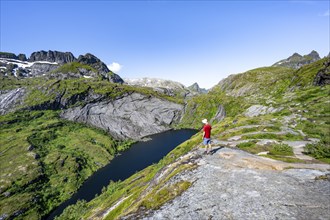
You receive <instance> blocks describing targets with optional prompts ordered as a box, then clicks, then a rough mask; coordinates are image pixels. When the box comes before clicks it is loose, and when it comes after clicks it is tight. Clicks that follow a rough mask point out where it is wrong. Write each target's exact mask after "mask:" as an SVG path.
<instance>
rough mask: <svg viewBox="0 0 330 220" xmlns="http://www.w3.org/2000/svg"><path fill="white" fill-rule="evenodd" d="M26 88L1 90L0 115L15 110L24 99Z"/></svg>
mask: <svg viewBox="0 0 330 220" xmlns="http://www.w3.org/2000/svg"><path fill="white" fill-rule="evenodd" d="M24 96H25V89H23V88H18V89H14V90H10V91H0V115H3V114H6V113H8V112H10V111H14V110H15V107H16V105H18V104H20V103H21V102H22V101H23V100H24Z"/></svg>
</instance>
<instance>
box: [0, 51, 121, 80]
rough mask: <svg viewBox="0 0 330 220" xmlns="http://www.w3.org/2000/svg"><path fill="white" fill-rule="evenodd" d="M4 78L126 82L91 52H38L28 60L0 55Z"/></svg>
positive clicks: (1, 71)
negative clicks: (83, 79) (44, 77)
mask: <svg viewBox="0 0 330 220" xmlns="http://www.w3.org/2000/svg"><path fill="white" fill-rule="evenodd" d="M0 67H1V68H0V75H3V76H6V77H9V76H14V77H17V78H24V77H36V76H38V77H39V76H46V77H48V78H58V79H64V78H80V77H87V78H88V77H92V78H97V77H101V78H103V79H106V80H109V81H110V82H114V83H123V82H124V81H123V79H122V78H121V77H120V76H119V75H117V74H115V73H113V72H111V71H110V70H109V69H108V68H107V66H106V65H105V64H104V63H103V62H102V61H101V60H100V59H99V58H97V57H96V56H94V55H92V54H90V53H87V54H86V55H80V56H79V57H78V59H77V58H75V57H74V55H73V54H72V53H70V52H59V51H51V50H49V51H43V50H42V51H37V52H33V53H32V54H31V56H30V57H29V58H28V59H26V57H25V55H24V54H20V55H18V56H16V55H15V54H13V53H4V52H0Z"/></svg>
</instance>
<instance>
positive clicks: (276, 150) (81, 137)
mask: <svg viewBox="0 0 330 220" xmlns="http://www.w3.org/2000/svg"><path fill="white" fill-rule="evenodd" d="M315 53H316V52H312V53H311V54H309V55H305V56H300V55H299V56H298V55H295V54H294V55H293V56H292V57H289V58H288V59H285V60H281V61H279V62H277V63H276V65H273V66H270V67H261V68H257V69H253V70H249V71H247V72H244V73H239V74H234V75H231V76H229V77H227V78H225V79H222V80H221V81H220V82H219V83H218V84H217V85H216V86H215V87H213V88H212V89H210V90H209V91H208V92H207V93H205V91H204V90H200V89H198V88H196V89H195V90H194V91H192V90H191V89H189V88H186V87H184V86H183V87H182V86H181V85H180V84H177V83H173V85H175V86H173V87H166V86H164V85H171V83H169V82H166V81H165V84H161V83H160V84H159V86H153V87H152V86H148V85H147V86H145V85H142V84H139V85H136V84H135V85H130V84H129V83H128V84H126V83H125V80H122V79H121V78H120V76H118V75H116V74H114V73H112V72H111V71H110V70H108V69H105V68H106V66H105V65H104V63H102V61H101V60H99V59H98V58H97V57H95V56H94V55H91V54H86V55H81V56H79V58H75V57H73V55H72V54H71V55H72V56H71V55H70V54H69V53H62V52H56V51H55V52H54V51H48V52H45V51H40V52H36V53H34V54H32V55H31V57H30V58H29V59H26V56H25V58H24V56H23V55H19V56H16V55H15V56H13V55H10V56H9V55H8V54H9V53H5V54H4V53H1V54H0V55H2V57H1V60H0V63H1V65H2V68H1V74H0V78H1V79H0V80H1V81H0V90H1V92H0V114H1V116H0V125H1V132H0V157H1V179H0V192H1V201H0V207H1V211H0V219H16V218H17V219H42V218H44V217H45V216H47V215H49V214H50V212H51V211H52V210H54V209H55V208H56V207H58V206H59V205H60V204H61V203H62V202H64V201H65V200H67V199H68V198H70V197H71V196H72V195H73V194H74V193H75V192H76V191H77V190H78V189H79V188H80V187H81V186H82V184H83V182H84V181H85V180H86V179H87V178H88V177H89V176H91V175H92V174H93V173H95V172H96V171H97V170H99V169H101V168H102V167H104V166H105V165H106V164H108V163H109V162H110V161H111V160H113V158H114V157H115V156H116V155H118V153H120V152H122V151H124V150H126V149H128V148H129V147H130V146H131V145H132V143H133V142H136V141H141V140H143V138H145V137H146V136H148V135H152V134H155V133H161V132H164V131H167V130H170V129H180V128H190V129H198V130H200V128H201V126H202V124H201V120H202V119H203V118H208V119H209V120H210V122H211V124H212V127H213V129H212V141H213V142H212V146H213V154H212V155H207V156H203V154H202V152H203V149H202V148H203V146H202V145H201V134H200V133H198V134H196V135H194V136H193V137H191V138H190V139H189V140H187V141H185V142H184V143H182V144H180V145H179V146H177V147H176V148H174V149H173V150H172V151H171V152H169V153H168V154H167V155H166V156H164V157H163V158H162V159H161V160H160V161H159V162H158V163H154V164H152V165H150V166H148V167H147V168H145V169H143V170H141V171H139V172H137V173H135V174H133V175H132V176H130V177H129V178H127V179H125V180H121V181H116V182H110V184H109V185H108V186H107V187H105V188H104V189H103V190H102V193H101V194H100V195H98V196H96V197H95V198H94V199H93V200H91V201H88V202H86V201H83V200H82V201H78V202H77V203H76V204H75V205H72V206H69V207H68V208H67V209H65V210H64V212H63V213H62V215H61V216H59V217H58V218H56V219H80V218H82V219H119V218H121V219H132V218H133V219H134V218H138V219H159V218H201V217H202V216H203V217H205V216H208V217H207V218H213V217H214V218H216V217H218V218H229V219H230V218H234V219H236V218H246V219H255V218H263V216H264V217H265V216H266V215H267V214H270V215H271V216H273V217H274V218H298V219H300V218H302V217H304V216H307V217H308V218H312V219H314V218H320V219H322V218H325V217H326V216H328V215H329V214H330V213H329V210H330V207H329V205H328V204H330V201H329V197H328V196H327V195H329V194H330V192H329V189H330V165H329V164H330V133H329V132H330V100H329V95H330V77H329V76H330V59H329V57H325V58H322V59H321V58H319V57H318V55H316V54H315ZM311 57H312V58H311ZM18 58H20V59H23V60H22V61H20V60H19V59H18ZM304 59H306V60H307V61H306V60H304ZM8 60H9V61H10V62H11V63H9V61H8ZM15 62H16V66H15V65H14V63H15ZM19 62H29V65H26V66H20V65H18V64H17V63H19ZM47 62H48V63H47ZM55 62H56V64H55ZM290 62H292V65H291V64H290ZM41 63H42V64H43V65H42V66H41V65H40V64H41ZM282 63H285V64H286V65H284V66H283V65H281V64H282ZM45 65H48V66H47V67H46V66H45ZM54 65H56V68H53V67H54ZM9 67H10V68H9ZM23 67H25V68H26V69H24V68H23ZM20 68H21V69H20ZM19 71H20V72H21V74H18V72H19ZM152 84H153V85H155V84H154V83H152ZM198 91H199V92H198ZM110 163H111V162H110ZM253 184H254V185H253ZM302 192H303V193H302ZM285 195H292V196H291V197H286V196H285ZM219 199H220V200H221V203H217V202H218V201H219ZM237 204H239V205H238V206H237ZM236 206H237V207H236ZM302 207H304V208H302Z"/></svg>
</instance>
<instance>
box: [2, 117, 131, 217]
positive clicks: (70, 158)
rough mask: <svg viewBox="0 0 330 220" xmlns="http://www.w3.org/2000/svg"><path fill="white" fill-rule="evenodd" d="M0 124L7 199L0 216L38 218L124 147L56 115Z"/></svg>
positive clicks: (14, 118)
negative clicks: (15, 215) (20, 213)
mask: <svg viewBox="0 0 330 220" xmlns="http://www.w3.org/2000/svg"><path fill="white" fill-rule="evenodd" d="M0 123H1V129H0V153H1V154H0V157H1V162H0V163H1V166H0V170H1V181H0V187H1V188H0V189H1V192H5V194H7V195H8V194H9V195H10V196H7V197H6V196H4V194H3V193H2V194H1V201H0V207H1V211H0V215H3V214H5V213H6V214H7V215H10V214H13V213H15V212H17V211H19V210H21V211H24V210H25V211H26V213H25V214H24V215H23V216H25V217H27V218H29V219H38V218H40V216H43V215H44V214H47V213H49V211H50V210H51V209H53V208H54V207H56V206H57V205H59V204H60V203H61V202H63V201H64V200H66V199H68V198H69V197H70V196H71V195H72V193H74V192H75V191H76V190H77V189H78V188H79V187H80V186H81V184H82V182H83V181H84V180H85V179H86V178H87V177H88V176H90V175H91V174H92V173H93V172H94V171H96V170H97V169H99V168H100V167H102V166H104V165H106V164H107V163H108V162H109V161H110V160H111V159H112V158H113V155H114V154H115V153H116V152H117V151H119V150H122V149H124V148H125V146H127V145H125V143H120V142H118V141H115V140H113V139H112V138H110V137H109V136H108V135H107V134H106V133H105V132H103V131H101V130H98V129H94V128H90V127H87V126H85V125H82V124H77V123H72V122H68V121H63V120H61V119H59V117H58V113H57V112H55V111H32V112H19V113H15V114H8V115H5V116H0ZM30 146H32V147H30ZM29 147H30V149H28V148H29Z"/></svg>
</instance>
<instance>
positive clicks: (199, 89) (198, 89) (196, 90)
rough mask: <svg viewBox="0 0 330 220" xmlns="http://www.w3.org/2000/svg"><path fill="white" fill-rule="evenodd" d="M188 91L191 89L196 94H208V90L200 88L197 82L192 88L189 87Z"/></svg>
mask: <svg viewBox="0 0 330 220" xmlns="http://www.w3.org/2000/svg"><path fill="white" fill-rule="evenodd" d="M188 89H190V90H192V91H194V92H197V93H207V90H206V89H204V88H200V87H199V85H198V83H197V82H195V83H194V84H192V85H191V86H188Z"/></svg>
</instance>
